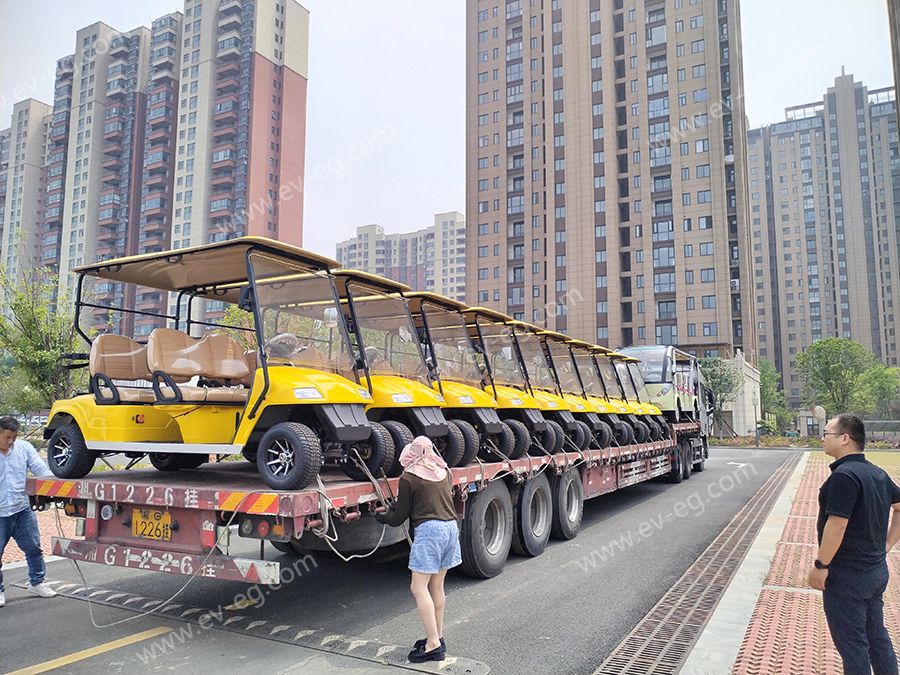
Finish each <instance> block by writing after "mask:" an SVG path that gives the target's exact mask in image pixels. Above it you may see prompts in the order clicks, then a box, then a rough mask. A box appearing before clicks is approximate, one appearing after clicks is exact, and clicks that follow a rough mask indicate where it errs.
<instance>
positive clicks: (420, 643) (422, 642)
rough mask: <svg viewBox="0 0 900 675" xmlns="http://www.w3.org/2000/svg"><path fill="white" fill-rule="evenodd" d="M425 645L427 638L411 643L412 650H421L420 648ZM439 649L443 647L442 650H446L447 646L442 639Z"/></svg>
mask: <svg viewBox="0 0 900 675" xmlns="http://www.w3.org/2000/svg"><path fill="white" fill-rule="evenodd" d="M427 644H428V639H427V638H422V639H421V640H416V641H415V642H413V649H421V648H422V647H424V646H425V645H427ZM441 647H443V648H444V649H447V644H446V643H445V642H444V638H441Z"/></svg>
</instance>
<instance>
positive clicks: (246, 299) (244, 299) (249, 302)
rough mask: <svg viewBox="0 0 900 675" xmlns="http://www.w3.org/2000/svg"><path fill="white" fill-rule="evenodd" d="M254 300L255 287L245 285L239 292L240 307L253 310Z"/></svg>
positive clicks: (247, 310) (249, 310) (248, 310)
mask: <svg viewBox="0 0 900 675" xmlns="http://www.w3.org/2000/svg"><path fill="white" fill-rule="evenodd" d="M253 302H254V299H253V289H252V288H250V287H249V286H245V287H244V288H242V289H241V292H240V294H238V308H240V309H243V310H244V311H245V312H252V311H253Z"/></svg>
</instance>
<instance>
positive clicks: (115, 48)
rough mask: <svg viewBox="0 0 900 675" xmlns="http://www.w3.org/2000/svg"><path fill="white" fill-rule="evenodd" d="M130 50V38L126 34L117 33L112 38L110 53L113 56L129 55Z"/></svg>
mask: <svg viewBox="0 0 900 675" xmlns="http://www.w3.org/2000/svg"><path fill="white" fill-rule="evenodd" d="M130 50H131V45H130V39H129V38H127V37H125V36H124V35H117V36H116V37H114V38H113V39H112V42H110V43H109V55H110V56H112V57H113V58H116V57H117V56H121V57H125V56H128V52H129V51H130Z"/></svg>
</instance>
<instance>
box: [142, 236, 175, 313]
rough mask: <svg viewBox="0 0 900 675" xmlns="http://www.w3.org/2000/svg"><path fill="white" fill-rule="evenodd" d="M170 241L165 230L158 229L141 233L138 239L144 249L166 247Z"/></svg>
mask: <svg viewBox="0 0 900 675" xmlns="http://www.w3.org/2000/svg"><path fill="white" fill-rule="evenodd" d="M168 239H169V235H168V232H167V231H166V230H164V229H161V228H158V227H156V228H154V229H152V230H148V231H146V232H141V234H140V236H139V237H138V244H139V245H140V247H141V248H142V249H143V248H145V247H148V246H162V247H166V246H168V243H169V241H168ZM157 302H158V301H157ZM138 304H140V303H138Z"/></svg>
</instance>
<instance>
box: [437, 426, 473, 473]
mask: <svg viewBox="0 0 900 675" xmlns="http://www.w3.org/2000/svg"><path fill="white" fill-rule="evenodd" d="M432 441H433V442H434V448H435V450H437V451H438V453H439V454H440V455H441V457H443V458H444V461H445V462H447V466H449V467H454V466H456V465H457V464H459V462H460V461H462V458H463V454H465V452H466V437H465V436H464V435H463V432H462V430H460V428H459V427H458V426H456V424H454V423H453V421H452V420H447V435H446V436H441V437H440V438H433V439H432Z"/></svg>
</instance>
